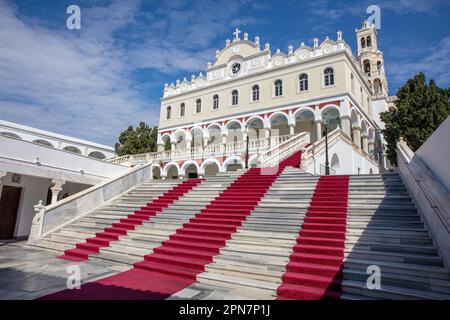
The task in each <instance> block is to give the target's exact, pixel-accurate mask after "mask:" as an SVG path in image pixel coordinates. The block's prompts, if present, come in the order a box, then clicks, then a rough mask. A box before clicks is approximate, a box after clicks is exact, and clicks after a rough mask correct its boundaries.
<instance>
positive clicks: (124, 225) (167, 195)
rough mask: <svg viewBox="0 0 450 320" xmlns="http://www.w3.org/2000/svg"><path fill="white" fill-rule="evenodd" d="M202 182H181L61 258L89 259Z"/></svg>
mask: <svg viewBox="0 0 450 320" xmlns="http://www.w3.org/2000/svg"><path fill="white" fill-rule="evenodd" d="M201 182H202V180H201V179H188V180H185V181H183V182H181V183H180V184H178V185H176V186H175V187H173V188H172V189H170V190H168V191H166V192H164V193H163V194H162V195H161V196H159V197H158V198H156V199H155V200H153V201H152V202H150V203H148V204H147V205H146V206H145V207H142V208H141V210H137V211H135V212H134V213H132V214H129V215H128V216H127V217H126V218H122V219H120V220H119V221H118V222H114V223H113V224H112V226H111V227H108V228H105V229H104V230H103V231H102V232H97V233H96V234H95V237H93V238H88V239H86V241H85V242H81V243H77V244H76V246H75V248H74V249H69V250H65V251H64V255H62V256H60V257H59V258H61V259H64V260H70V261H85V260H87V259H88V258H89V255H90V254H96V253H98V252H99V249H100V248H104V247H109V244H110V243H111V242H112V241H117V240H119V237H121V236H123V235H126V234H127V233H128V230H134V229H135V228H136V225H141V224H142V222H143V221H144V220H149V219H150V217H153V216H155V215H156V214H157V213H158V212H160V211H162V210H163V209H164V208H167V207H168V206H169V205H170V204H171V203H173V202H174V201H175V200H177V199H178V198H179V197H181V196H183V195H184V194H185V193H186V192H188V191H189V190H191V189H192V188H193V187H195V186H196V185H198V184H199V183H201Z"/></svg>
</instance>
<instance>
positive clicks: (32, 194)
mask: <svg viewBox="0 0 450 320" xmlns="http://www.w3.org/2000/svg"><path fill="white" fill-rule="evenodd" d="M12 176H13V173H11V172H10V173H8V174H7V175H6V176H4V177H3V178H2V179H1V182H2V183H1V184H0V195H1V193H2V189H3V186H5V185H6V186H11V187H18V188H22V193H21V196H20V204H19V210H18V214H17V220H16V227H15V232H14V237H15V238H17V237H27V236H28V235H29V234H30V229H31V223H32V220H33V217H34V214H35V212H34V206H35V205H36V204H37V203H38V202H39V200H42V202H43V203H44V204H45V202H46V200H47V193H48V189H49V187H50V184H51V179H46V178H39V177H33V176H28V175H21V181H20V183H12V182H11V178H12ZM89 187H90V186H89V185H82V184H77V183H71V182H68V183H66V184H65V185H63V190H62V191H61V193H60V196H61V195H63V194H64V193H68V195H69V196H71V195H73V194H76V193H78V192H80V191H82V190H85V189H87V188H89ZM0 223H1V221H0Z"/></svg>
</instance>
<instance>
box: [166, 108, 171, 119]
mask: <svg viewBox="0 0 450 320" xmlns="http://www.w3.org/2000/svg"><path fill="white" fill-rule="evenodd" d="M171 115H172V107H171V106H168V107H167V113H166V119H170V116H171Z"/></svg>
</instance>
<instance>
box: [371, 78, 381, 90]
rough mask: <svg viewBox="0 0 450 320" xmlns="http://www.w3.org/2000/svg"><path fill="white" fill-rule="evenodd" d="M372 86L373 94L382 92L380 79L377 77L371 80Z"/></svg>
mask: <svg viewBox="0 0 450 320" xmlns="http://www.w3.org/2000/svg"><path fill="white" fill-rule="evenodd" d="M373 88H374V91H375V94H382V93H383V88H382V86H381V81H380V79H378V78H377V79H375V80H374V81H373Z"/></svg>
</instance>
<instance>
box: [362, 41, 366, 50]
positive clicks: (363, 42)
mask: <svg viewBox="0 0 450 320" xmlns="http://www.w3.org/2000/svg"><path fill="white" fill-rule="evenodd" d="M365 47H366V39H365V38H361V48H363V49H364V48H365Z"/></svg>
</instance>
